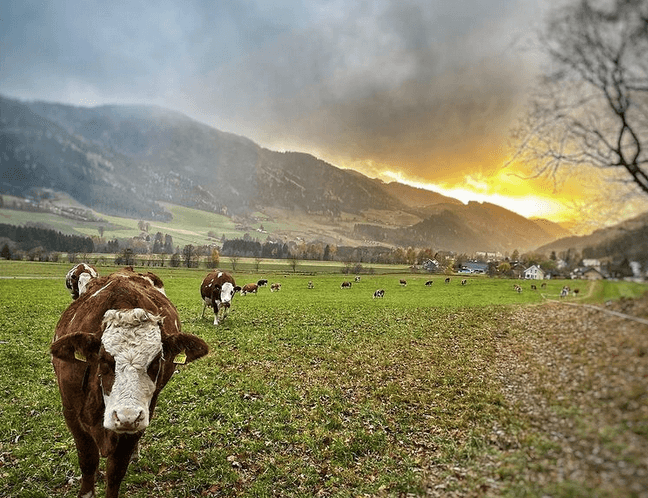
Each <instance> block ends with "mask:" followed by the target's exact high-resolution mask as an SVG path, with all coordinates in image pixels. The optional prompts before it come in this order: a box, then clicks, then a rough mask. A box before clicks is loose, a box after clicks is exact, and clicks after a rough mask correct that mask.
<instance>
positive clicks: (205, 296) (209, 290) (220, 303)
mask: <svg viewBox="0 0 648 498" xmlns="http://www.w3.org/2000/svg"><path fill="white" fill-rule="evenodd" d="M240 290H241V287H240V286H238V285H236V282H235V281H234V277H232V275H230V274H229V273H227V272H224V271H222V270H215V271H212V272H209V273H208V274H207V276H206V277H205V278H204V279H203V281H202V284H201V286H200V295H201V297H202V300H203V303H204V306H203V312H202V316H205V308H206V307H207V306H209V307H211V308H213V310H214V325H218V324H219V323H220V322H223V321H224V320H225V318H227V315H228V313H229V309H230V306H231V304H232V298H233V297H234V294H236V293H237V292H239V291H240Z"/></svg>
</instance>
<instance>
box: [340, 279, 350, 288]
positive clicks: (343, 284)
mask: <svg viewBox="0 0 648 498" xmlns="http://www.w3.org/2000/svg"><path fill="white" fill-rule="evenodd" d="M350 288H351V282H348V281H346V280H345V281H344V282H342V283H341V284H340V289H350Z"/></svg>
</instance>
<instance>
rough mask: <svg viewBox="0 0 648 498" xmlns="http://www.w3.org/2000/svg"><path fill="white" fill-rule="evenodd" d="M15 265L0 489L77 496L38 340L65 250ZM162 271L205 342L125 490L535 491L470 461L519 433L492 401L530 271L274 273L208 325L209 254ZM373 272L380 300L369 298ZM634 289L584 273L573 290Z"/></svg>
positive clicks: (65, 298)
mask: <svg viewBox="0 0 648 498" xmlns="http://www.w3.org/2000/svg"><path fill="white" fill-rule="evenodd" d="M17 265H18V266H8V265H1V266H0V271H1V272H2V275H4V276H7V275H10V276H11V277H16V278H5V279H0V365H2V368H1V369H0V496H7V497H72V496H76V492H77V491H78V478H79V475H80V471H79V469H78V463H77V461H76V460H77V458H76V451H75V448H74V442H73V440H72V438H71V436H70V434H69V432H68V431H67V428H66V427H65V423H64V421H63V417H62V415H61V406H60V400H59V395H58V391H57V388H56V382H55V379H54V374H53V370H52V367H51V364H50V359H49V354H48V347H49V344H50V341H51V338H52V335H53V330H54V328H55V326H56V323H57V321H58V318H59V316H60V314H61V312H62V311H63V310H64V309H65V308H66V307H67V305H68V304H69V302H70V297H69V294H68V292H67V290H66V289H65V286H64V280H63V279H64V275H65V273H66V272H67V270H68V269H69V265H55V264H40V263H30V264H26V263H18V264H17ZM10 270H11V271H10ZM100 271H101V272H102V273H108V271H109V270H108V269H103V268H102V269H101V270H100ZM157 273H158V274H159V275H160V276H161V277H162V278H163V280H164V282H165V287H166V289H167V293H168V295H169V297H170V298H171V300H172V301H173V302H174V304H175V305H176V306H177V308H178V311H179V313H180V316H181V319H182V323H183V330H184V331H185V332H190V333H193V334H196V335H199V336H201V337H203V338H204V339H205V340H206V341H207V342H208V344H209V345H210V349H211V352H210V354H209V356H208V357H206V358H203V359H201V360H199V361H197V362H195V363H193V364H190V365H187V366H185V367H181V368H180V371H179V373H178V374H177V375H176V376H175V377H174V378H173V379H172V380H171V382H170V383H169V384H168V385H167V386H166V388H165V390H164V391H163V393H162V395H161V399H160V401H159V403H158V407H157V409H156V413H155V418H154V420H153V421H152V423H151V426H150V427H149V428H148V429H147V431H146V433H145V435H144V437H143V439H142V447H141V454H140V457H139V459H138V460H137V461H134V462H132V463H131V465H130V467H129V471H128V474H127V476H126V479H125V481H124V484H123V485H122V492H123V493H124V495H126V496H131V497H149V496H160V497H185V496H186V497H189V496H192V497H193V496H304V497H308V496H317V495H322V496H362V495H370V496H398V495H399V494H407V493H411V494H413V495H424V494H425V493H426V492H427V491H429V490H434V489H435V486H436V485H437V484H438V483H440V482H450V483H452V482H455V483H456V486H461V489H464V490H465V489H469V490H471V491H472V493H473V494H474V495H475V496H480V495H484V494H488V491H489V489H491V486H492V485H493V484H492V483H493V480H494V479H495V478H497V480H498V484H497V486H498V488H497V492H496V493H495V494H496V495H507V494H508V495H511V496H514V495H515V496H521V495H525V496H542V495H543V494H544V493H543V491H542V490H541V489H537V488H534V487H533V486H529V487H526V485H525V483H520V482H519V481H518V480H517V479H516V478H515V476H514V475H513V474H514V473H512V474H511V475H510V476H508V475H490V474H489V473H488V472H481V471H480V469H481V466H482V464H483V463H484V462H485V461H492V459H496V458H497V455H498V452H499V451H500V449H499V446H498V445H497V444H496V443H497V442H496V441H495V440H494V439H493V437H492V435H493V431H494V430H495V428H497V430H498V431H504V432H506V433H507V434H511V435H515V434H516V432H517V431H518V430H519V428H520V427H521V426H523V425H524V424H525V421H524V419H523V418H522V417H521V416H520V415H519V414H518V413H517V412H516V410H515V409H514V407H510V406H507V405H506V403H505V401H504V398H503V396H502V393H501V386H500V385H499V383H498V382H497V378H496V375H495V372H494V356H495V354H496V348H497V340H498V337H499V334H500V333H501V325H502V323H503V322H506V320H507V316H508V314H509V312H510V310H511V309H512V307H516V306H519V305H525V304H532V303H539V302H541V301H542V300H543V297H542V296H541V295H540V294H541V293H540V292H532V291H530V290H529V284H528V283H527V282H525V283H524V284H523V287H524V291H523V292H522V293H521V294H518V293H516V292H514V291H513V288H512V281H509V280H496V279H488V278H471V279H469V282H468V285H466V286H465V287H462V286H461V285H460V284H459V282H460V278H459V277H453V278H452V281H451V283H450V284H444V283H443V277H432V279H433V280H434V284H433V285H432V287H425V286H424V282H425V281H426V280H428V279H429V277H427V276H422V275H409V276H407V280H408V285H407V287H401V286H400V285H399V283H398V280H399V278H401V277H400V276H398V275H372V276H363V277H362V279H361V281H360V282H359V283H354V284H353V286H352V288H351V289H345V290H342V289H340V283H341V281H342V280H343V279H345V278H346V277H343V276H342V275H339V274H317V275H307V276H306V275H293V274H288V273H286V274H280V273H277V274H273V275H271V276H269V277H268V278H269V280H270V282H280V283H281V284H282V290H281V291H280V292H276V293H271V292H270V291H269V288H262V289H261V290H260V291H259V293H258V295H248V296H236V297H235V300H234V304H233V311H232V313H231V314H230V317H229V318H228V321H226V322H225V324H224V325H223V326H219V327H217V328H216V327H214V326H213V325H212V319H211V317H205V318H201V317H200V314H201V310H202V304H201V302H200V299H199V291H198V289H199V285H200V281H201V279H202V277H203V276H204V274H205V270H179V269H162V270H160V271H157ZM36 275H40V276H42V277H44V278H38V279H37V278H32V277H34V276H36ZM21 276H23V277H28V278H18V277H21ZM235 276H236V278H237V283H239V284H245V283H247V282H256V280H257V279H258V278H260V277H263V276H266V275H260V274H254V273H245V274H243V273H239V274H236V275H235ZM309 280H312V281H313V282H314V285H315V288H314V289H308V288H307V282H308V281H309ZM563 284H564V282H562V281H556V282H549V283H548V287H547V289H546V290H543V292H545V294H546V295H547V296H549V297H555V296H557V295H558V293H559V290H560V288H561V287H562V285H563ZM586 286H587V287H586ZM377 288H384V289H385V291H386V293H385V298H384V299H382V300H374V299H372V294H373V291H374V290H375V289H377ZM643 290H645V286H640V285H632V284H625V283H623V284H615V283H607V282H606V283H591V284H586V283H583V284H582V287H581V294H582V295H588V294H589V295H591V296H592V297H591V298H596V299H606V298H607V297H609V296H619V295H627V296H635V295H639V294H640V293H641V292H642V291H643ZM102 491H103V486H102V485H101V484H100V487H99V496H101V493H102ZM437 491H438V490H437ZM447 491H448V492H451V491H452V485H450V488H448V489H447ZM564 496H568V495H567V494H565V495H564ZM569 496H573V495H569Z"/></svg>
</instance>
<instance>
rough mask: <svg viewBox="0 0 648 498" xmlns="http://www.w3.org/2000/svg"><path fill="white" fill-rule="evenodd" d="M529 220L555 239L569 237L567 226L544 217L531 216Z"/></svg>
mask: <svg viewBox="0 0 648 498" xmlns="http://www.w3.org/2000/svg"><path fill="white" fill-rule="evenodd" d="M531 221H533V222H534V223H535V224H536V225H538V226H539V227H540V228H541V229H542V230H544V231H545V232H547V233H548V234H549V235H551V236H552V237H555V238H556V239H559V238H562V237H570V236H571V235H572V233H571V232H570V231H569V230H568V229H567V228H565V227H564V226H562V225H560V224H559V223H554V222H553V221H549V220H545V219H544V218H531Z"/></svg>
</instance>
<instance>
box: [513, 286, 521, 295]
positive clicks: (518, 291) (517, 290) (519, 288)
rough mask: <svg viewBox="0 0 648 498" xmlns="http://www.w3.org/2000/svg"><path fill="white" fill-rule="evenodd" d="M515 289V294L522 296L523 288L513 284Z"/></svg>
mask: <svg viewBox="0 0 648 498" xmlns="http://www.w3.org/2000/svg"><path fill="white" fill-rule="evenodd" d="M513 289H514V290H515V292H517V293H518V294H520V293H521V292H522V287H521V286H519V285H518V284H513Z"/></svg>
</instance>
